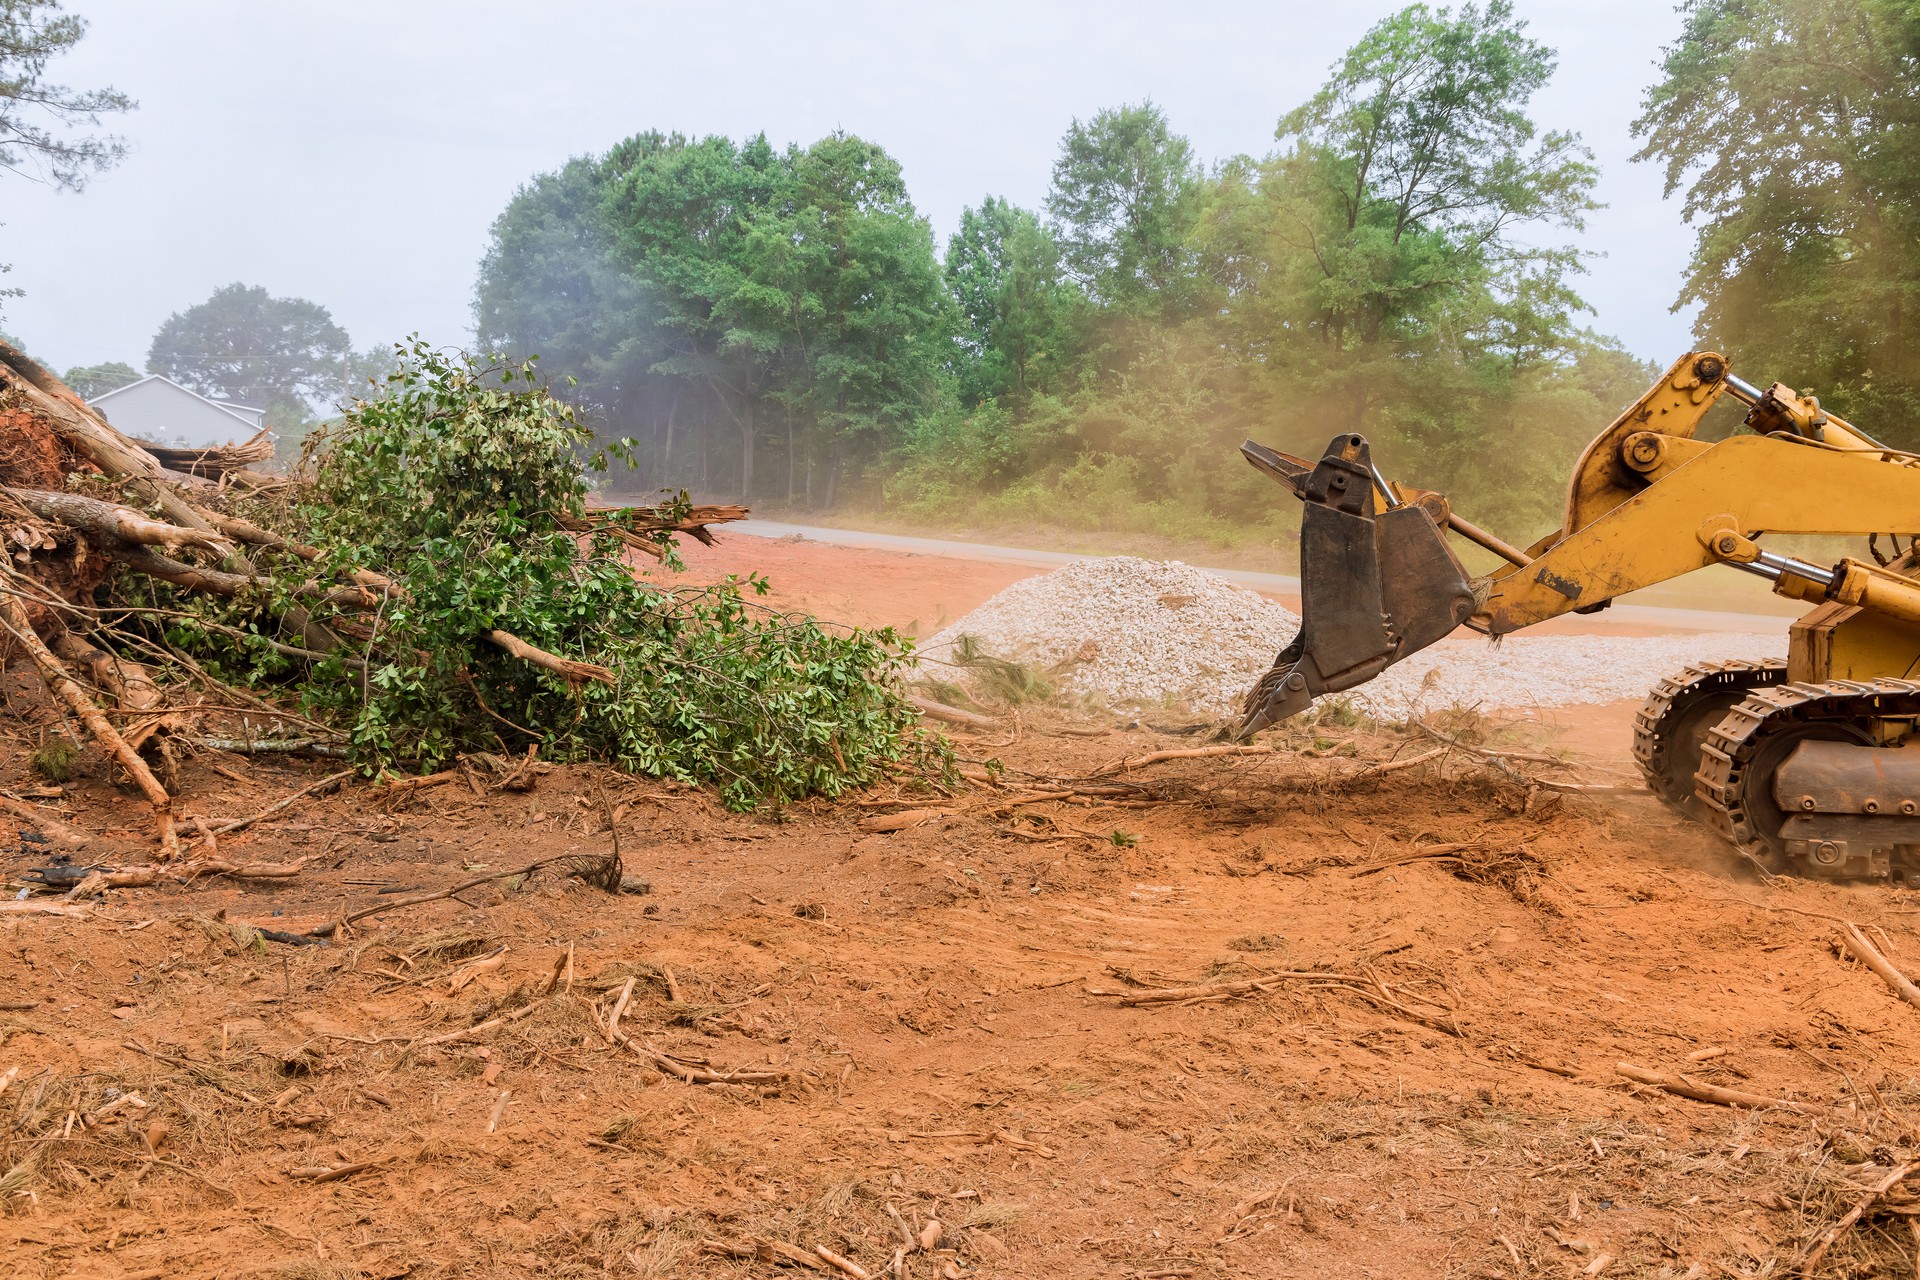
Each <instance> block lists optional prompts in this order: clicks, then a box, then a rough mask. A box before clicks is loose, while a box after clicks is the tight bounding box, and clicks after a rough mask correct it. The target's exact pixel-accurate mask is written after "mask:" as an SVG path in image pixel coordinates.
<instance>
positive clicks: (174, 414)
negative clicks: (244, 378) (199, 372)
mask: <svg viewBox="0 0 1920 1280" xmlns="http://www.w3.org/2000/svg"><path fill="white" fill-rule="evenodd" d="M87 403H88V404H90V405H92V406H93V407H94V408H96V409H98V410H100V412H102V413H104V414H105V415H106V416H107V421H108V422H111V423H112V424H113V425H114V427H115V429H116V430H118V431H120V432H122V433H123V434H125V435H130V436H132V437H134V438H135V439H136V440H145V441H148V442H149V443H151V444H160V445H169V446H171V447H173V448H176V449H212V448H215V447H216V446H219V445H223V444H238V443H239V442H240V441H242V440H245V439H248V438H249V437H251V436H252V435H254V434H255V433H256V432H258V431H259V430H260V429H261V428H262V427H264V426H265V425H266V411H265V410H263V409H255V408H251V407H249V406H247V405H244V404H230V403H228V402H227V401H224V400H209V399H208V398H207V397H206V396H203V395H201V394H200V393H199V392H197V391H189V390H187V389H186V388H185V387H183V386H181V385H180V384H179V383H177V382H175V381H174V380H173V379H172V378H168V377H165V376H164V375H162V374H158V373H153V374H148V375H147V376H146V377H144V378H142V379H140V381H138V382H130V383H128V384H127V385H126V386H124V387H120V388H118V389H117V390H114V391H108V392H106V393H105V394H103V395H97V396H95V397H94V398H93V399H91V400H89V401H87Z"/></svg>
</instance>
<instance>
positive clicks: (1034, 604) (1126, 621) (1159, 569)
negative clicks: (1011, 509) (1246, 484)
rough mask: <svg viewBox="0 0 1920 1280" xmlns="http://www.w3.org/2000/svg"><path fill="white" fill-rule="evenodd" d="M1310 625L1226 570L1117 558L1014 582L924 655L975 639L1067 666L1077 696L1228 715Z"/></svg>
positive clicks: (942, 654) (1034, 660)
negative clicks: (1231, 577) (963, 639)
mask: <svg viewBox="0 0 1920 1280" xmlns="http://www.w3.org/2000/svg"><path fill="white" fill-rule="evenodd" d="M1299 625H1300V619H1299V618H1298V617H1297V616H1296V615H1295V614H1293V613H1292V612H1290V611H1289V610H1287V609H1284V608H1282V607H1280V606H1279V605H1277V604H1275V603H1273V602H1272V601H1271V600H1268V599H1266V598H1264V597H1262V596H1259V595H1256V594H1254V593H1253V592H1251V591H1248V590H1247V589H1246V588H1244V587H1238V586H1235V585H1234V584H1233V583H1231V582H1229V581H1227V580H1226V579H1225V578H1222V577H1220V576H1219V575H1217V574H1212V573H1208V572H1206V571H1205V570H1203V569H1196V568H1193V567H1192V566H1191V565H1185V564H1181V563H1180V562H1178V561H1162V560H1141V559H1138V558H1136V557H1133V556H1109V557H1105V558H1103V559H1098V560H1082V561H1079V562H1077V563H1075V564H1070V565H1067V566H1065V567H1063V568H1060V569H1055V570H1054V571H1053V572H1052V573H1047V574H1042V575H1041V576H1039V577H1036V578H1028V579H1026V580H1025V581H1022V582H1016V583H1014V584H1013V585H1012V586H1010V587H1008V588H1007V589H1006V590H1004V591H1002V592H1001V593H1000V594H998V595H996V596H994V597H993V598H992V599H990V600H988V601H987V602H986V603H985V604H983V605H981V606H980V607H979V608H978V609H975V610H974V611H973V612H972V613H969V614H967V615H966V617H964V618H962V619H960V621H958V622H956V623H954V624H953V625H951V626H949V627H946V628H945V629H943V630H942V631H940V632H939V633H938V634H936V635H935V636H933V638H932V639H930V640H928V641H927V643H926V646H925V647H924V648H923V649H922V651H921V652H922V653H923V655H925V656H926V657H927V658H929V659H936V660H941V661H946V660H949V659H950V658H951V657H952V655H953V650H954V645H955V643H956V642H957V641H959V639H960V638H961V637H962V636H970V637H972V638H973V639H974V640H975V641H977V642H978V644H979V646H980V648H981V649H982V650H984V651H985V652H987V653H991V654H993V655H994V656H996V657H1002V658H1009V659H1013V660H1015V661H1019V662H1025V663H1030V664H1032V665H1035V666H1040V667H1060V668H1061V670H1060V673H1059V678H1058V684H1059V686H1060V688H1061V689H1062V690H1063V691H1064V692H1066V693H1068V694H1073V695H1079V696H1082V697H1088V698H1093V699H1098V700H1100V701H1102V702H1106V703H1110V704H1117V705H1137V704H1141V703H1168V702H1171V703H1175V704H1180V705H1184V706H1188V707H1191V708H1193V709H1194V710H1198V711H1203V712H1206V713H1208V714H1211V715H1218V716H1227V715H1231V714H1233V712H1235V711H1236V710H1237V709H1238V706H1239V702H1240V698H1241V696H1242V695H1243V694H1244V693H1245V692H1246V690H1247V689H1248V688H1250V687H1251V686H1252V684H1253V682H1254V681H1255V680H1256V679H1257V678H1258V677H1259V675H1260V673H1261V672H1263V671H1265V670H1266V669H1267V668H1268V667H1269V666H1271V665H1272V663H1273V656H1274V654H1275V653H1277V652H1278V651H1279V650H1280V647H1281V646H1282V645H1284V644H1286V642H1287V641H1288V640H1289V639H1290V638H1292V636H1293V633H1294V631H1295V630H1296V629H1298V627H1299ZM1063 664H1064V665H1063Z"/></svg>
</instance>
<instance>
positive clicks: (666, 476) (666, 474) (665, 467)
mask: <svg viewBox="0 0 1920 1280" xmlns="http://www.w3.org/2000/svg"><path fill="white" fill-rule="evenodd" d="M679 412H680V393H679V392H678V391H676V392H674V393H673V395H671V396H670V397H668V399H667V438H666V441H665V447H664V448H663V449H662V450H661V451H660V484H659V487H660V488H662V489H678V488H679V487H680V486H679V485H677V484H675V483H674V482H673V420H674V418H675V416H677V415H678V414H679Z"/></svg>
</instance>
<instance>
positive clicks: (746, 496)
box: [740, 400, 755, 502]
mask: <svg viewBox="0 0 1920 1280" xmlns="http://www.w3.org/2000/svg"><path fill="white" fill-rule="evenodd" d="M744 410H745V411H744V412H743V413H741V415H740V501H742V502H747V501H750V500H751V498H752V496H753V437H754V434H755V432H754V424H753V401H751V400H749V401H747V403H746V405H745V406H744Z"/></svg>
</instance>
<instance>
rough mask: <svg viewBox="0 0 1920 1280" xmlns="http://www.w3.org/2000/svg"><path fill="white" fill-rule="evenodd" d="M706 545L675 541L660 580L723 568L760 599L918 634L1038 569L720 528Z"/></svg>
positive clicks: (721, 573) (721, 572)
mask: <svg viewBox="0 0 1920 1280" xmlns="http://www.w3.org/2000/svg"><path fill="white" fill-rule="evenodd" d="M715 542H716V545H714V546H711V547H707V546H702V545H701V544H700V543H698V542H695V541H693V540H692V539H691V538H685V539H682V540H681V544H680V556H681V559H682V560H683V561H685V562H686V566H687V572H686V574H685V575H684V577H683V576H682V575H677V574H672V573H668V572H666V571H665V570H653V571H651V573H652V576H655V577H658V578H661V579H662V580H664V581H669V582H674V581H693V582H703V583H704V582H715V581H718V580H719V579H721V578H724V577H726V576H727V575H729V574H738V575H741V576H743V577H744V576H746V575H748V574H758V575H760V576H762V577H764V578H765V579H766V580H767V582H768V584H769V588H770V589H769V590H768V592H767V594H766V595H764V596H760V597H758V599H759V600H760V602H761V603H762V604H765V605H768V606H770V607H772V608H775V609H780V610H784V611H789V612H798V613H810V614H813V615H814V616H815V617H818V618H826V619H828V620H830V621H833V622H843V623H846V624H847V625H848V626H854V627H892V628H894V629H895V630H897V631H899V632H900V633H901V634H902V635H906V636H912V637H914V638H916V639H924V638H926V637H927V636H930V635H932V634H933V633H934V632H936V631H938V630H939V629H940V628H941V627H944V626H946V625H947V624H948V623H949V622H952V621H954V620H955V619H957V618H960V617H964V616H965V615H966V614H967V613H969V612H970V611H972V610H973V609H975V608H977V607H978V606H979V605H980V604H982V603H983V602H985V601H986V600H987V598H988V597H990V596H992V595H994V594H995V593H996V592H998V591H1001V590H1003V589H1005V588H1006V587H1009V586H1011V585H1013V584H1014V583H1016V582H1018V581H1020V580H1021V579H1022V578H1029V577H1032V576H1033V575H1034V574H1036V573H1044V572H1046V570H1044V569H1035V568H1033V567H1032V566H1030V565H1018V564H992V563H988V562H985V561H980V560H960V559H955V558H953V557H951V556H935V555H914V554H911V553H907V552H900V551H872V550H867V549H865V548H860V547H831V546H827V545H826V544H825V543H820V542H812V541H809V540H807V539H804V538H756V537H751V536H748V535H745V534H737V533H732V532H729V531H727V530H725V529H721V530H717V531H716V533H715Z"/></svg>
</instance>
